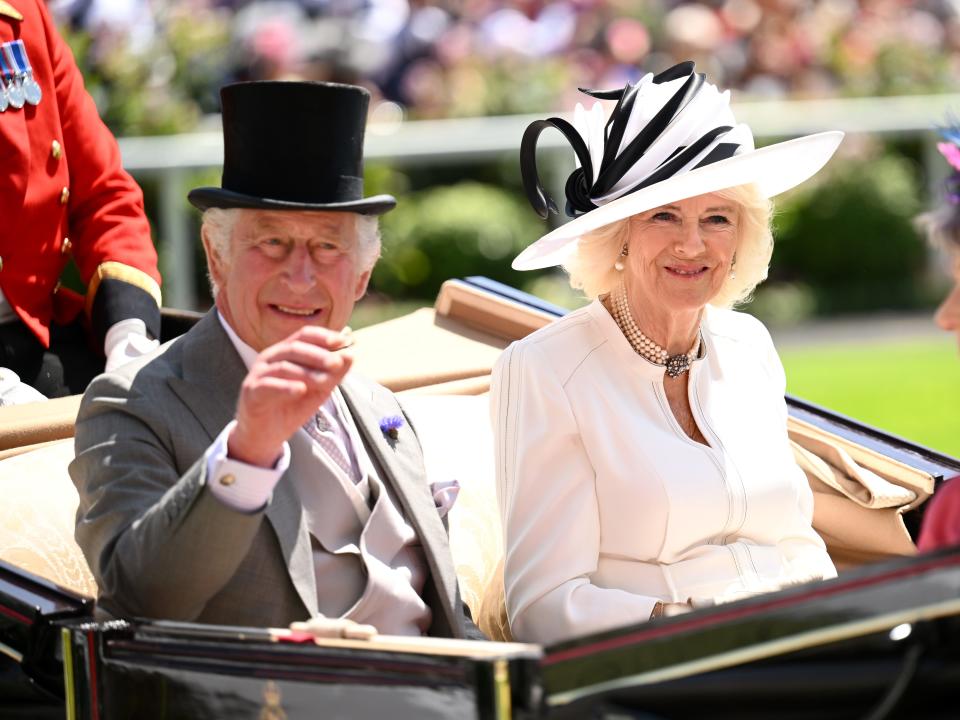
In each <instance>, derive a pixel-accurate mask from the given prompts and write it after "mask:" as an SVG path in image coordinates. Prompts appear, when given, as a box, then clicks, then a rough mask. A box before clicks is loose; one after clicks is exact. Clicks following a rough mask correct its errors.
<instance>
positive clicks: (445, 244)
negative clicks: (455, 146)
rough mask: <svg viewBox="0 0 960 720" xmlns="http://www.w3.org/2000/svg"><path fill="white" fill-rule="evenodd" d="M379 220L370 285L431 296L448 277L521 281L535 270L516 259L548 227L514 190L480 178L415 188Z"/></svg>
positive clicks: (389, 291)
mask: <svg viewBox="0 0 960 720" xmlns="http://www.w3.org/2000/svg"><path fill="white" fill-rule="evenodd" d="M381 226H382V230H383V257H382V258H381V260H380V262H379V263H378V264H377V266H376V268H375V269H374V272H373V280H372V283H373V287H374V288H375V289H376V290H377V291H378V292H382V293H385V294H387V295H389V296H391V297H394V298H433V297H434V296H435V295H436V293H437V291H438V290H439V289H440V285H441V284H442V283H443V281H444V280H447V279H449V278H457V277H465V276H468V275H485V276H486V277H489V278H492V279H494V280H499V281H500V282H504V283H507V284H508V285H513V286H514V287H522V286H523V284H524V283H526V282H529V281H531V280H533V279H534V277H536V275H535V274H532V273H520V272H517V271H515V270H513V269H511V268H510V261H511V260H512V259H513V258H514V256H515V255H517V253H519V252H520V250H522V249H523V248H524V247H526V246H527V245H528V244H530V243H531V242H533V241H534V240H536V239H537V238H538V237H539V236H540V235H542V234H543V232H544V229H545V228H544V225H543V224H542V223H541V222H540V221H539V220H537V218H536V216H535V215H534V214H533V213H532V212H531V211H530V209H529V208H528V207H527V206H526V204H525V203H523V202H522V201H521V200H520V199H518V198H517V197H516V196H515V195H514V194H512V193H509V192H506V191H504V190H501V189H500V188H497V187H493V186H490V185H483V184H480V183H475V182H463V183H459V184H456V185H451V186H447V187H437V188H430V189H427V190H422V191H418V192H414V193H411V194H409V195H407V196H406V197H404V198H403V200H402V202H400V203H399V204H398V206H397V209H396V210H393V211H392V212H390V213H387V214H386V215H384V216H383V219H382V224H381Z"/></svg>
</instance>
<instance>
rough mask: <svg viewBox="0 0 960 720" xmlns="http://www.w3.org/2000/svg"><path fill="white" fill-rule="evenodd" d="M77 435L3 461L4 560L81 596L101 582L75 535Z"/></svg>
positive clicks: (0, 523) (0, 534)
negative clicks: (71, 468) (71, 473)
mask: <svg viewBox="0 0 960 720" xmlns="http://www.w3.org/2000/svg"><path fill="white" fill-rule="evenodd" d="M72 459H73V440H72V439H68V440H61V441H59V442H56V443H52V444H49V445H46V446H45V447H42V448H40V449H39V450H34V451H32V452H28V453H24V454H21V455H17V456H16V457H11V458H8V459H6V460H4V461H2V462H0V498H3V501H2V503H0V560H3V561H4V562H8V563H10V564H11V565H16V566H17V567H19V568H22V569H24V570H27V571H28V572H31V573H33V574H34V575H39V576H40V577H42V578H45V579H47V580H50V581H51V582H54V583H56V584H58V585H61V586H63V587H65V588H68V589H69V590H73V591H74V592H76V593H79V594H80V595H86V596H89V597H96V595H97V585H96V583H95V582H94V580H93V575H91V574H90V570H89V568H88V567H87V563H86V561H85V560H84V558H83V553H82V552H81V551H80V548H79V546H78V545H77V544H76V542H75V541H74V539H73V525H74V515H75V514H76V512H77V503H78V497H77V490H76V488H75V487H74V486H73V483H72V482H71V481H70V476H69V475H68V474H67V465H68V464H69V463H70V461H71V460H72Z"/></svg>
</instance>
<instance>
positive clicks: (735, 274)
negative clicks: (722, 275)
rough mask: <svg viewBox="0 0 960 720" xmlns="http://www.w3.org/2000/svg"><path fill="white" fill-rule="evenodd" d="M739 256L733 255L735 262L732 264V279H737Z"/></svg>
mask: <svg viewBox="0 0 960 720" xmlns="http://www.w3.org/2000/svg"><path fill="white" fill-rule="evenodd" d="M736 268H737V254H736V253H734V254H733V260H732V261H731V262H730V279H731V280H736V279H737V269H736Z"/></svg>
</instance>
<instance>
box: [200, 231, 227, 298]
mask: <svg viewBox="0 0 960 720" xmlns="http://www.w3.org/2000/svg"><path fill="white" fill-rule="evenodd" d="M200 238H201V240H202V241H203V250H204V252H206V254H207V269H208V270H209V271H210V277H211V278H213V282H214V283H216V284H217V285H218V286H219V285H222V284H223V276H224V275H225V273H226V263H225V262H224V259H223V257H221V255H220V253H218V252H217V250H216V245H214V243H213V241H212V240H211V239H210V228H208V227H207V226H206V225H201V226H200Z"/></svg>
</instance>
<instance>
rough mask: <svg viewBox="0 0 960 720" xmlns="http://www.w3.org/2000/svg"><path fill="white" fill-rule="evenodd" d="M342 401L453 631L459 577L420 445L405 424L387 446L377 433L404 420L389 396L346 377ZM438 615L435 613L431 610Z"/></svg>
mask: <svg viewBox="0 0 960 720" xmlns="http://www.w3.org/2000/svg"><path fill="white" fill-rule="evenodd" d="M340 391H341V392H342V394H343V399H344V401H345V402H346V404H347V407H348V408H349V409H350V412H351V413H352V414H353V419H354V422H355V424H356V426H357V430H358V431H359V432H360V435H361V437H362V439H363V441H364V444H365V446H366V448H367V451H368V452H369V453H370V454H371V455H372V456H374V457H376V459H377V460H378V461H379V463H380V467H381V468H382V469H383V474H384V477H383V480H384V482H387V483H389V484H390V487H391V488H392V489H393V491H394V493H396V496H397V498H398V499H399V500H400V504H401V505H402V506H403V509H404V512H405V514H406V516H407V519H408V520H409V521H410V524H411V525H412V526H413V528H414V529H415V530H416V531H417V535H418V536H419V538H420V542H421V543H422V547H423V551H424V556H425V557H426V559H427V563H428V565H429V566H430V573H431V576H432V577H433V581H434V584H435V585H436V587H437V591H438V593H439V595H440V598H441V600H442V601H443V611H444V613H445V614H446V615H447V619H448V621H449V623H450V627H451V628H455V627H457V626H458V624H459V612H458V610H457V609H456V605H457V602H458V600H457V598H458V592H457V575H456V570H455V569H454V567H453V559H452V556H451V554H450V544H449V541H448V539H447V533H446V530H445V529H444V527H443V523H442V522H441V520H440V515H439V513H437V508H436V504H435V503H434V501H433V496H432V495H431V494H430V489H429V485H428V483H427V476H426V469H425V468H424V465H423V455H422V452H421V449H420V441H419V440H418V439H417V436H416V433H414V431H413V428H412V427H410V423H409V421H405V422H404V424H403V425H402V426H401V427H400V429H399V431H398V434H397V438H396V439H395V440H389V441H388V439H387V438H386V437H385V435H384V434H383V432H381V430H380V420H381V419H382V418H384V417H386V416H388V415H400V416H401V417H405V416H404V415H403V410H402V409H401V408H400V405H399V403H397V400H396V398H395V397H394V396H393V393H391V392H390V391H388V390H386V389H384V388H382V387H379V386H371V385H368V384H365V383H364V382H363V381H361V380H359V379H358V378H357V377H356V376H355V375H353V374H350V375H348V376H347V377H346V379H345V380H344V381H343V383H341V385H340ZM435 610H436V609H435Z"/></svg>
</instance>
